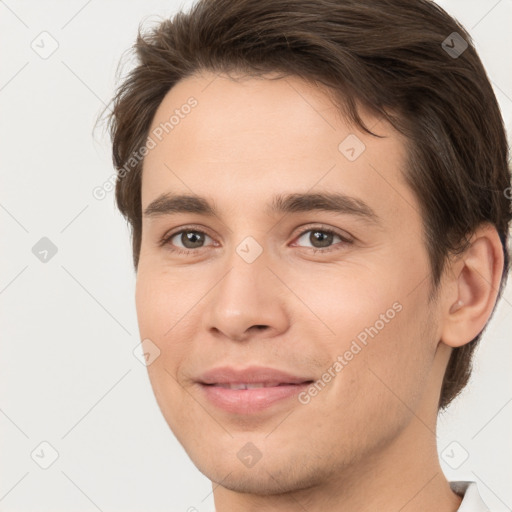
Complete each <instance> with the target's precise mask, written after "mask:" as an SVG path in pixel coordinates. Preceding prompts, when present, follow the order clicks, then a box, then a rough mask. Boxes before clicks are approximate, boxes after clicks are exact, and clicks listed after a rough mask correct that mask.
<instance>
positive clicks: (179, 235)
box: [160, 228, 212, 254]
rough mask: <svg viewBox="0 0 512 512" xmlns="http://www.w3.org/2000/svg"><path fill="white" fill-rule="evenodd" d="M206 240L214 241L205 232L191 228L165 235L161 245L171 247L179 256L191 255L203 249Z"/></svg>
mask: <svg viewBox="0 0 512 512" xmlns="http://www.w3.org/2000/svg"><path fill="white" fill-rule="evenodd" d="M206 239H210V240H212V238H211V237H210V236H208V235H207V234H206V233H205V232H204V231H200V230H198V229H192V228H189V229H182V230H181V231H177V232H175V233H172V234H171V235H165V236H164V238H163V239H162V240H161V242H160V245H162V246H164V245H165V246H169V249H170V250H171V251H173V252H177V253H179V254H190V253H193V252H197V251H198V249H202V248H203V247H204V244H205V241H206Z"/></svg>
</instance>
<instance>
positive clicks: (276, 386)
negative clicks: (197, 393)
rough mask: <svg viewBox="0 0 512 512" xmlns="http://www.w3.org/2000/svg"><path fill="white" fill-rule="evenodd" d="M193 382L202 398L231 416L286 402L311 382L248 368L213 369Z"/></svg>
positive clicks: (301, 377) (270, 370) (258, 368)
mask: <svg viewBox="0 0 512 512" xmlns="http://www.w3.org/2000/svg"><path fill="white" fill-rule="evenodd" d="M197 382H198V385H199V387H200V389H201V392H202V393H203V395H204V396H205V398H206V399H207V400H208V401H209V402H210V403H212V404H213V405H215V406H216V407H218V408H220V409H223V410H224V411H227V412H229V413H232V414H245V415H248V414H255V413H258V412H261V411H263V409H267V408H270V406H272V405H274V406H277V405H278V404H284V403H286V402H287V401H288V402H289V400H290V399H291V398H292V397H294V396H296V395H298V394H299V393H300V391H302V390H303V389H305V388H306V387H307V386H308V385H309V384H310V383H311V382H313V379H311V378H310V377H309V376H299V375H293V374H291V373H288V372H285V371H282V370H277V369H273V368H266V367H256V366H252V367H249V368H245V369H241V370H237V369H235V368H231V367H221V368H214V369H212V370H209V371H207V372H205V373H203V374H202V375H201V376H200V377H199V378H198V379H197ZM286 399H288V400H286ZM298 403H299V402H298V401H296V404H298Z"/></svg>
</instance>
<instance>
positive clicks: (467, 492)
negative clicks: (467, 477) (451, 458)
mask: <svg viewBox="0 0 512 512" xmlns="http://www.w3.org/2000/svg"><path fill="white" fill-rule="evenodd" d="M450 487H451V488H452V491H453V492H455V493H457V494H458V495H460V496H461V497H462V503H461V504H460V507H459V509H458V510H457V512H489V509H488V508H487V505H486V504H485V503H484V502H483V501H482V498H481V497H480V493H479V492H478V487H477V485H476V482H450Z"/></svg>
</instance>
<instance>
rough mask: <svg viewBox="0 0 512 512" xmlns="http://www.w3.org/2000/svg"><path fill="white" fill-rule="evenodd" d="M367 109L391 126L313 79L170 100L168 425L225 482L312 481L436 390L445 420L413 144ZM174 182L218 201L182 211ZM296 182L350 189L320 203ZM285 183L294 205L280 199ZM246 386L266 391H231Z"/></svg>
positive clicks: (161, 166) (151, 277)
mask: <svg viewBox="0 0 512 512" xmlns="http://www.w3.org/2000/svg"><path fill="white" fill-rule="evenodd" d="M191 96H192V97H194V99H195V101H196V102H197V103H195V102H193V103H194V106H193V107H191V108H188V107H184V105H187V100H188V99H189V98H190V97H191ZM190 104H191V103H190V102H189V105H190ZM176 109H178V111H177V112H176ZM173 115H174V118H173V119H172V120H171V123H172V126H171V125H170V124H169V119H170V117H171V116H173ZM363 119H364V120H365V121H366V122H367V126H369V127H370V128H372V127H373V130H374V131H375V132H376V133H378V134H380V135H384V136H385V137H384V138H377V137H373V136H371V135H368V134H365V133H364V132H361V131H359V130H357V129H356V128H355V127H354V126H352V125H350V124H347V122H346V121H345V120H343V119H342V117H341V116H340V115H339V114H337V110H336V109H335V107H334V106H333V104H332V103H331V102H330V101H329V99H328V97H327V96H326V95H325V94H324V93H322V92H321V91H320V90H319V89H317V88H314V87H313V86H311V85H308V84H306V83H305V82H303V81H301V80H300V79H298V78H293V77H292V78H287V79H279V80H268V79H255V78H250V79H244V80H240V81H234V80H230V79H229V78H224V77H220V76H219V77H217V76H216V75H213V74H207V73H205V74H203V75H201V76H195V77H192V78H188V79H186V80H183V81H181V82H180V83H178V84H177V85H176V86H175V87H174V88H173V89H172V90H171V91H170V92H169V93H168V94H167V96H166V97H165V99H164V101H163V102H162V104H161V105H160V107H159V109H158V111H157V113H156V116H155V119H154V121H153V124H152V128H151V130H150V135H151V133H153V134H155V133H156V134H157V135H158V136H154V135H153V136H152V138H153V139H154V140H155V141H156V142H157V144H156V147H154V148H153V149H151V151H150V152H149V154H148V155H147V156H146V158H145V162H144V170H143V178H142V211H143V212H145V210H146V209H148V207H149V206H150V205H151V204H152V203H153V205H152V207H151V208H150V211H149V212H148V214H147V215H144V218H143V232H142V248H141V253H140V261H139V267H138V274H137V290H136V304H137V312H138V321H139V327H140V334H141V339H146V338H148V339H149V340H151V342H152V343H154V344H155V345H156V346H157V347H158V349H159V350H160V355H159V357H157V358H156V359H155V360H154V362H152V363H151V364H150V365H149V366H148V371H149V377H150V380H151V384H152V387H153V390H154V392H155V396H156V399H157V401H158V404H159V406H160V408H161V410H162V413H163V415H164V417H165V419H166V421H167V422H168V424H169V426H170V427H171V429H172V431H173V432H174V433H175V435H176V437H177V438H178V440H179V441H180V443H181V444H182V445H183V447H184V448H185V450H186V451H187V453H188V454H189V456H190V457H191V459H192V461H193V462H194V463H195V464H196V465H197V467H198V468H199V469H200V470H201V471H202V472H203V473H204V474H205V475H206V476H208V477H209V478H210V479H211V480H213V481H216V482H221V481H222V485H223V486H224V487H227V488H230V489H234V490H238V491H244V492H262V493H268V494H270V493H276V492H282V491H284V490H287V489H288V490H289V489H297V488H304V487H306V486H308V485H314V484H315V482H320V481H325V479H328V478H329V477H332V478H334V477H335V475H339V474H340V472H343V471H344V470H347V469H348V468H354V467H355V465H356V464H363V463H365V461H366V462H368V461H369V460H376V459H375V457H379V456H380V455H382V454H383V453H384V452H385V451H386V449H387V448H389V446H391V444H392V443H393V442H396V441H397V440H399V439H401V438H403V437H404V436H405V435H406V432H407V431H408V429H410V428H412V427H411V425H412V424H414V425H415V427H414V428H423V429H425V426H424V425H420V426H419V427H418V424H419V423H421V422H418V421H417V420H416V418H415V416H414V414H415V413H416V414H418V415H422V414H424V413H425V411H426V410H427V409H426V408H425V407H424V404H425V403H427V402H428V403H431V405H432V411H430V412H432V414H433V415H434V416H435V411H434V410H433V409H435V404H433V402H434V401H435V400H436V399H437V397H436V393H437V392H438V388H437V386H439V385H440V382H439V379H438V377H439V371H437V370H436V373H435V375H436V376H437V377H436V378H437V381H436V382H435V383H434V384H433V383H432V382H433V379H434V377H433V375H434V369H435V367H436V365H437V362H436V361H437V355H436V347H437V344H438V340H439V329H438V322H437V317H436V314H435V313H434V314H433V311H434V310H433V309H430V308H429V306H428V300H427V298H428V293H429V290H430V288H429V282H430V272H429V264H428V258H427V252H426V248H425V245H424V241H423V238H422V232H423V231H422V223H421V217H420V214H419V206H418V202H417V200H416V198H415V197H414V195H413V193H412V191H411V190H410V189H409V188H408V187H407V185H406V184H405V182H404V181H403V178H402V176H401V171H402V169H403V168H404V166H405V145H404V140H403V139H402V138H401V137H400V136H399V135H398V133H397V132H395V131H394V130H393V129H392V128H391V127H390V126H389V125H387V124H386V123H385V122H383V121H379V120H378V119H374V118H372V117H371V116H370V115H368V114H365V116H364V117H363ZM166 122H167V123H168V124H167V131H168V132H169V133H168V134H165V130H164V131H163V134H164V135H165V136H162V126H163V125H161V123H166ZM159 126H160V129H159ZM170 126H171V128H169V127H170ZM155 130H156V131H155ZM159 138H160V139H161V141H159V140H158V139H159ZM362 144H364V146H363V145H362ZM165 194H168V195H169V196H168V198H171V197H173V196H177V195H188V196H195V197H197V198H203V200H204V201H207V202H208V203H209V205H210V206H211V207H212V208H215V213H216V214H215V215H207V214H204V213H201V212H198V211H186V210H187V209H188V210H193V208H185V209H182V208H177V209H174V207H173V208H170V207H171V206H172V205H170V203H169V202H168V203H167V204H165V201H162V200H161V196H162V195H165ZM290 194H308V195H311V194H314V195H316V196H317V197H316V198H317V199H318V195H322V194H331V195H333V194H338V195H340V196H341V195H343V196H346V197H348V198H349V199H347V200H345V202H344V203H343V205H344V208H342V209H341V210H340V211H335V210H331V209H320V208H313V209H310V207H311V202H309V203H308V201H305V200H296V201H289V200H287V199H286V198H287V196H288V195H290ZM278 196H279V197H281V198H282V199H284V201H281V203H280V204H281V206H284V207H285V206H288V209H284V210H282V211H281V210H280V209H276V210H272V205H273V204H274V201H275V198H276V197H278ZM159 198H160V201H159V202H158V203H154V202H155V201H156V200H157V199H159ZM186 204H188V205H189V206H191V205H192V202H190V201H189V202H188V203H186ZM343 205H342V206H343ZM181 206H183V202H181ZM166 212H167V213H166ZM371 212H373V214H374V216H372V215H371ZM162 240H167V241H166V242H165V243H161V241H162ZM179 251H188V252H185V253H182V252H179ZM146 343H147V342H146ZM336 363H337V364H336ZM216 369H221V370H220V372H219V373H217V374H215V373H213V374H212V373H211V372H212V371H214V370H216ZM247 369H251V370H253V372H252V373H250V372H249V373H244V371H245V370H247ZM230 370H231V373H230ZM274 371H275V372H274ZM237 372H241V373H237ZM276 372H283V373H285V374H287V376H285V375H282V374H278V373H276ZM329 377H330V378H329ZM244 382H250V383H253V384H256V383H260V384H262V383H263V384H265V386H266V387H264V388H254V389H231V388H232V387H234V388H236V387H237V386H232V384H241V383H244ZM315 383H316V384H315ZM238 387H244V386H238ZM315 390H316V391H315ZM425 414H426V413H425ZM411 419H414V421H411ZM430 419H431V416H429V418H424V420H425V421H429V420H430Z"/></svg>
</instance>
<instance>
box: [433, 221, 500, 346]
mask: <svg viewBox="0 0 512 512" xmlns="http://www.w3.org/2000/svg"><path fill="white" fill-rule="evenodd" d="M503 265H504V255H503V246H502V244H501V240H500V237H499V235H498V232H497V230H496V228H495V227H494V226H493V225H490V224H482V225H481V226H480V227H479V228H478V229H477V230H476V231H475V232H474V233H473V235H472V236H471V239H470V246H469V247H468V248H467V249H466V251H464V253H463V254H462V255H460V256H458V257H457V259H456V261H455V263H453V264H452V267H451V272H449V273H448V274H449V277H448V274H447V277H446V278H447V280H448V282H447V283H446V289H447V290H448V291H447V293H446V296H445V300H444V301H443V318H444V321H443V326H442V332H441V341H442V342H443V343H445V344H446V345H448V346H450V347H454V348H455V347H460V346H462V345H465V344H466V343H469V342H470V341H471V340H472V339H474V338H475V337H476V336H478V334H480V332H481V331H482V330H483V329H484V327H485V325H486V323H487V321H488V320H489V318H490V316H491V314H492V311H493V308H494V305H495V303H496V299H497V296H498V291H499V286H500V281H501V276H502V273H503Z"/></svg>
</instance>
